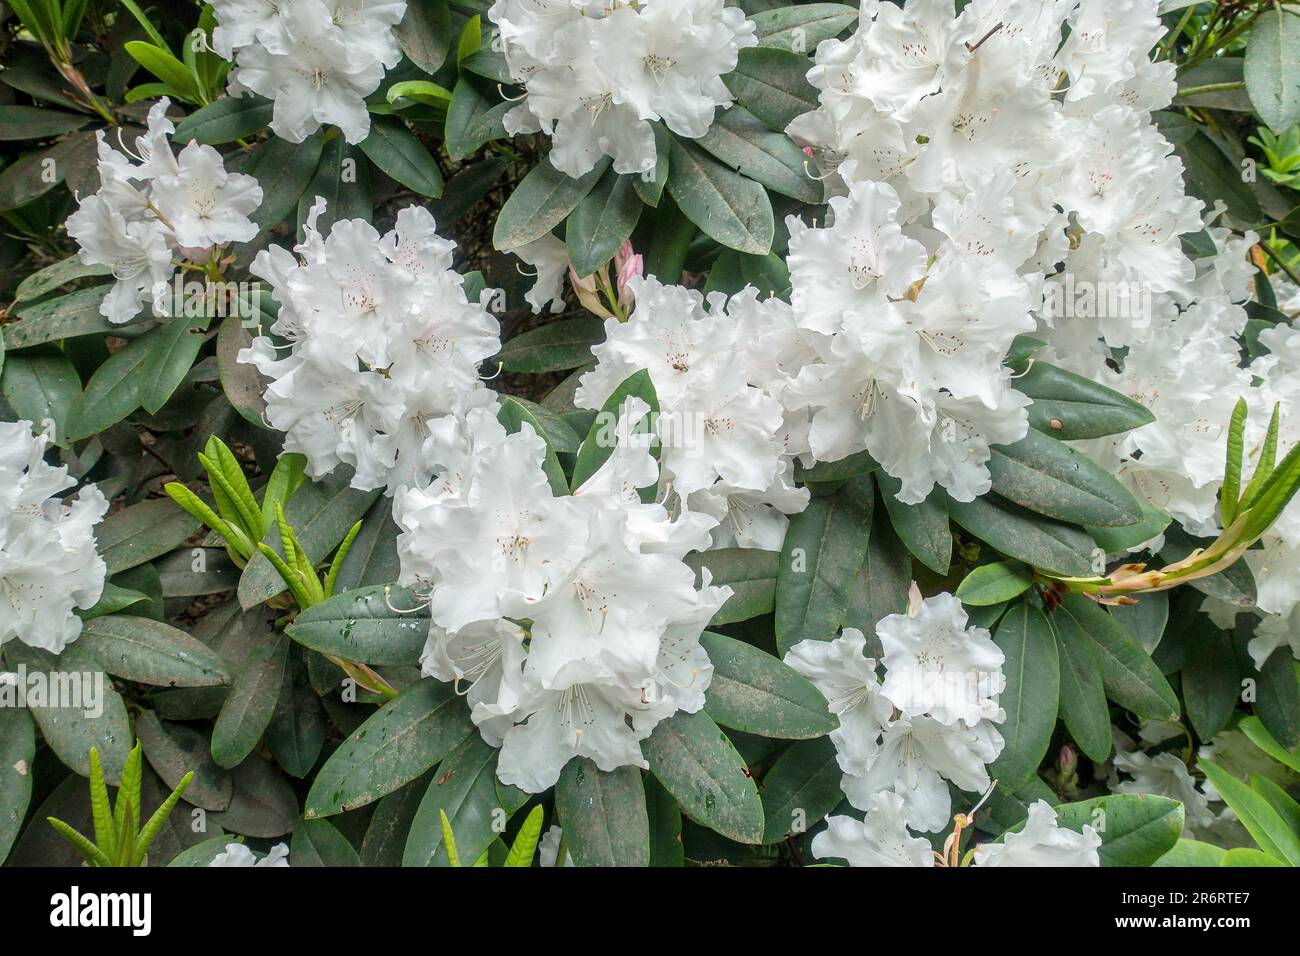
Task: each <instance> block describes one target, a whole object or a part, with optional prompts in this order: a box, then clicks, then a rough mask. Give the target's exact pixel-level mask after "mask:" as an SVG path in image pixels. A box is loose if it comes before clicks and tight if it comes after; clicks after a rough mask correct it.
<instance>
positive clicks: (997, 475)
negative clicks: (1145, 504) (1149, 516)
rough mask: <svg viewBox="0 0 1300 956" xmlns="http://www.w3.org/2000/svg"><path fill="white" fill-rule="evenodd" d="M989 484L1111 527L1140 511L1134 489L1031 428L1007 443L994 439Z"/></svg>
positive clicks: (1043, 510) (1006, 494)
mask: <svg viewBox="0 0 1300 956" xmlns="http://www.w3.org/2000/svg"><path fill="white" fill-rule="evenodd" d="M989 475H990V476H991V477H992V479H993V490H994V491H995V492H997V493H998V494H999V495H1001V496H1002V497H1003V498H1006V499H1007V500H1009V501H1014V502H1015V503H1016V504H1018V505H1020V506H1022V507H1024V508H1027V509H1028V510H1030V511H1032V512H1034V513H1035V514H1040V515H1046V516H1047V517H1049V518H1056V519H1058V520H1060V521H1068V522H1071V523H1073V524H1083V525H1098V526H1100V527H1115V526H1117V525H1129V524H1132V523H1133V522H1135V521H1137V520H1139V519H1140V518H1141V517H1142V509H1141V508H1140V507H1139V506H1138V503H1137V501H1136V500H1135V499H1134V497H1133V495H1132V494H1131V493H1130V492H1129V491H1128V490H1127V489H1126V488H1125V487H1124V486H1123V485H1121V484H1120V483H1119V481H1118V480H1116V479H1115V478H1114V477H1113V476H1112V475H1111V474H1110V473H1109V472H1108V471H1106V470H1105V469H1103V468H1102V467H1101V466H1100V465H1098V464H1096V463H1095V462H1093V461H1092V460H1091V459H1090V458H1087V457H1086V456H1084V455H1081V454H1080V453H1079V452H1077V451H1075V450H1074V449H1073V448H1071V447H1069V446H1068V445H1066V444H1063V443H1062V442H1059V441H1057V440H1056V439H1055V438H1051V437H1049V436H1047V435H1044V434H1043V433H1042V432H1040V431H1037V430H1035V429H1033V428H1031V429H1030V430H1029V433H1028V434H1027V435H1025V437H1024V438H1022V439H1021V440H1020V441H1018V442H1015V443H1014V444H1011V445H994V446H993V448H992V449H991V456H990V458H989Z"/></svg>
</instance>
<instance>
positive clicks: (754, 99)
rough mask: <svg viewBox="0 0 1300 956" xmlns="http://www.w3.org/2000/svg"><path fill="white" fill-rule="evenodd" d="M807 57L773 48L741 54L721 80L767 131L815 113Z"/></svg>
mask: <svg viewBox="0 0 1300 956" xmlns="http://www.w3.org/2000/svg"><path fill="white" fill-rule="evenodd" d="M807 73H808V57H807V56H805V55H802V54H799V53H794V52H791V51H789V50H780V49H776V48H774V47H756V48H752V49H748V50H741V51H740V57H739V60H738V62H737V63H736V69H735V70H734V71H733V72H731V73H728V74H727V75H726V76H724V77H723V78H722V82H724V83H726V84H727V88H728V89H729V90H731V92H732V94H733V95H734V96H735V97H736V102H738V103H739V104H740V105H741V106H743V107H745V109H747V110H749V111H750V112H751V113H753V114H754V115H755V116H757V117H758V118H759V119H761V120H762V121H763V122H764V123H766V124H767V125H768V127H769V128H770V129H773V130H777V131H783V130H784V129H785V128H786V127H787V126H789V125H790V121H791V120H793V119H794V118H795V117H796V116H799V115H801V114H803V113H809V112H812V111H813V110H815V109H817V90H816V88H815V87H814V86H813V85H812V84H811V83H809V82H808V79H807Z"/></svg>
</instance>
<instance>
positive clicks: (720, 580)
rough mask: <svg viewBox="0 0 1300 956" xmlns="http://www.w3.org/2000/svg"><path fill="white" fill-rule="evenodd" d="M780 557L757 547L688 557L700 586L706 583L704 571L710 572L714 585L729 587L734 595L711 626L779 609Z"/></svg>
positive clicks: (759, 615) (716, 615)
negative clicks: (778, 574)
mask: <svg viewBox="0 0 1300 956" xmlns="http://www.w3.org/2000/svg"><path fill="white" fill-rule="evenodd" d="M780 557H781V556H780V554H779V553H778V552H776V551H763V550H760V549H758V548H719V549H718V550H716V551H704V552H700V553H695V554H689V555H687V556H686V563H687V564H689V565H690V566H691V567H692V568H693V569H694V570H695V576H696V583H697V584H702V583H703V580H704V577H703V573H702V572H703V571H704V570H708V572H709V573H710V575H711V579H710V580H711V583H713V584H717V585H723V584H725V585H728V586H729V587H730V588H731V590H732V592H733V593H732V595H731V597H729V598H727V600H726V602H725V603H724V604H723V605H722V607H720V608H718V613H716V614H714V615H713V620H712V621H710V622H709V623H711V624H712V625H714V626H721V625H723V624H733V623H735V622H736V621H748V620H749V619H750V618H755V617H761V616H762V615H764V614H770V613H771V612H772V609H773V608H774V607H775V606H776V569H777V567H778V563H779V561H780Z"/></svg>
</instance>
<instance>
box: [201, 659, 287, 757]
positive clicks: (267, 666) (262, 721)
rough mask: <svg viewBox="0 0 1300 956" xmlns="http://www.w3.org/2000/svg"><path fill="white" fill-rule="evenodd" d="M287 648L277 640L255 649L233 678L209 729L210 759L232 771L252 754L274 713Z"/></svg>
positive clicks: (281, 684)
mask: <svg viewBox="0 0 1300 956" xmlns="http://www.w3.org/2000/svg"><path fill="white" fill-rule="evenodd" d="M288 658H289V644H288V642H287V641H285V640H284V639H283V638H280V637H277V638H275V639H273V640H270V641H268V642H267V643H265V644H263V645H262V646H261V647H259V648H257V649H256V650H255V651H253V653H252V654H251V655H249V657H248V659H247V660H246V661H244V663H243V666H242V667H241V668H240V670H239V673H238V674H236V675H235V680H234V683H233V684H232V685H231V688H230V693H229V694H227V695H226V701H225V703H224V704H223V705H222V707H221V713H220V714H218V715H217V722H216V724H215V725H214V726H213V728H212V759H213V760H215V761H216V762H217V764H218V765H219V766H222V767H227V768H229V767H234V766H237V765H238V764H240V763H242V762H243V760H244V758H245V757H247V756H248V755H249V754H250V753H252V752H253V748H254V747H256V746H257V742H258V741H259V740H261V739H262V734H263V733H265V732H266V728H267V725H268V724H270V722H271V717H272V715H273V714H274V713H275V705H276V702H277V701H278V700H279V698H280V691H281V689H282V688H283V686H284V671H285V667H286V666H287V663H288Z"/></svg>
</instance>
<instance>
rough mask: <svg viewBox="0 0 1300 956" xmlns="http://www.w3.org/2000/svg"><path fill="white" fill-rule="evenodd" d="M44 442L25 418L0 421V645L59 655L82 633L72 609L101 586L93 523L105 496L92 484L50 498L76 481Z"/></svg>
mask: <svg viewBox="0 0 1300 956" xmlns="http://www.w3.org/2000/svg"><path fill="white" fill-rule="evenodd" d="M49 445H50V436H49V435H48V434H47V433H45V432H43V431H42V432H41V433H40V434H33V432H32V423H31V422H29V421H18V422H0V645H4V644H5V643H6V642H8V641H11V640H14V639H17V640H19V641H21V642H22V643H24V644H27V645H29V646H31V647H38V648H40V649H41V650H45V651H51V652H53V653H55V654H58V653H59V652H61V651H62V650H63V649H64V648H65V647H66V646H67V645H68V644H70V643H72V642H73V641H75V640H76V639H77V637H78V636H79V635H80V634H81V618H80V617H78V616H77V615H76V614H75V613H74V610H76V609H78V608H80V609H81V610H86V609H88V608H91V607H94V606H95V603H96V602H97V601H99V597H100V595H101V594H102V593H103V590H104V573H105V567H104V561H103V559H102V558H101V557H100V556H99V554H98V553H97V552H96V550H95V532H94V526H95V524H96V523H97V522H98V521H99V519H100V518H102V517H104V512H105V511H107V510H108V502H107V501H106V500H105V499H104V496H103V495H102V494H100V491H99V489H98V488H96V487H95V486H94V485H83V486H82V487H81V489H80V490H79V491H78V492H77V494H76V497H75V498H68V499H63V498H59V497H56V496H57V495H58V494H59V493H60V492H62V491H65V490H67V489H68V488H71V487H73V486H75V485H76V481H74V480H73V479H72V478H70V477H69V476H68V469H67V468H66V467H65V466H59V467H55V466H53V465H49V464H47V463H46V462H45V452H46V449H47V448H48V447H49Z"/></svg>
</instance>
